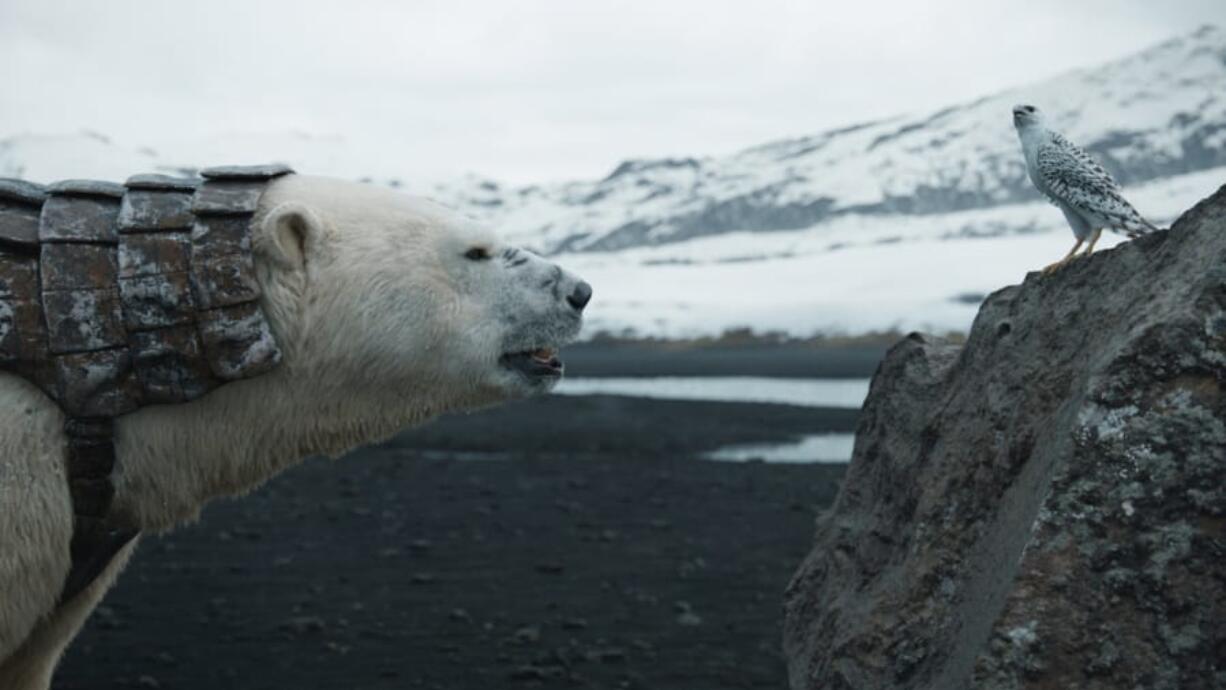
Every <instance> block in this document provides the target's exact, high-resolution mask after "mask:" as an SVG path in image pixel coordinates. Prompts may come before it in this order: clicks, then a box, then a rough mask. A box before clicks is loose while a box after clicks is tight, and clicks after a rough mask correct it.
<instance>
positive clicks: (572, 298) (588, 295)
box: [566, 281, 592, 311]
mask: <svg viewBox="0 0 1226 690" xmlns="http://www.w3.org/2000/svg"><path fill="white" fill-rule="evenodd" d="M591 299H592V286H591V285H588V284H587V283H584V282H582V281H581V282H580V283H579V284H578V285H576V286H575V291H574V292H572V293H570V294H569V295H567V296H566V301H567V302H568V303H569V304H570V306H572V307H574V308H575V311H583V308H584V307H586V306H587V303H588V302H589V301H591Z"/></svg>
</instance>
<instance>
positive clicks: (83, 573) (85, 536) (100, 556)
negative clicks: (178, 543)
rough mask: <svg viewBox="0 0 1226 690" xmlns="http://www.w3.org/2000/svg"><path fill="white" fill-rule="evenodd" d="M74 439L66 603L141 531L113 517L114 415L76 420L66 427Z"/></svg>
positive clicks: (71, 440) (70, 456)
mask: <svg viewBox="0 0 1226 690" xmlns="http://www.w3.org/2000/svg"><path fill="white" fill-rule="evenodd" d="M64 435H65V436H66V437H67V438H68V488H69V492H70V494H71V495H72V512H73V524H72V542H71V543H70V544H69V553H70V554H71V556H72V565H71V567H70V568H69V570H68V576H67V577H66V578H65V579H64V588H63V590H62V591H61V592H60V602H61V603H63V602H66V601H69V600H71V599H72V598H73V597H75V596H76V595H78V594H80V593H81V591H82V590H84V589H85V588H86V587H89V585H90V583H92V582H93V581H94V580H96V579H97V578H98V576H99V575H101V574H102V571H103V570H104V569H105V568H106V567H107V565H108V564H110V562H111V560H112V559H114V558H115V554H116V553H118V552H119V550H120V549H122V548H123V547H124V546H125V545H126V544H127V543H128V542H130V541H132V540H133V539H134V538H135V537H136V535H137V534H139V533H140V530H138V529H136V528H135V527H131V526H127V525H122V524H119V521H118V519H117V518H116V517H115V516H114V515H112V514H111V501H112V500H113V499H114V497H115V486H114V484H113V483H112V482H111V472H112V471H113V470H114V468H115V422H114V420H113V419H111V418H109V417H70V418H69V419H68V421H67V422H66V423H65V424H64Z"/></svg>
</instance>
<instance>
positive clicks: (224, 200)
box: [192, 165, 293, 214]
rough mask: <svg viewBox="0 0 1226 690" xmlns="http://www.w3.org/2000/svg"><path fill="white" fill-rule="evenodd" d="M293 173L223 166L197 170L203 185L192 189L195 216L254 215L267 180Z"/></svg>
mask: <svg viewBox="0 0 1226 690" xmlns="http://www.w3.org/2000/svg"><path fill="white" fill-rule="evenodd" d="M291 172H293V171H292V170H290V169H289V168H288V167H286V166H284V165H227V166H221V167H216V168H205V169H204V170H201V171H200V175H201V176H202V177H204V184H203V185H201V187H200V189H198V190H196V196H195V198H194V199H193V200H192V211H194V212H196V213H197V214H200V213H207V214H219V213H220V214H248V213H255V211H256V209H257V208H258V207H259V204H260V195H261V194H263V191H264V186H265V185H266V184H267V183H268V181H269V180H271V179H273V178H275V177H280V176H282V175H286V174H289V173H291Z"/></svg>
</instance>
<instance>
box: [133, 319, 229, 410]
mask: <svg viewBox="0 0 1226 690" xmlns="http://www.w3.org/2000/svg"><path fill="white" fill-rule="evenodd" d="M130 345H131V352H132V365H133V367H134V368H135V369H136V377H137V379H138V380H139V381H140V386H141V389H142V390H143V391H144V399H145V403H146V404H169V403H180V402H187V401H189V400H195V399H196V398H199V397H200V396H202V395H204V394H205V393H207V392H209V391H210V390H212V389H213V388H216V387H217V386H218V385H220V384H221V383H222V381H220V380H219V379H218V377H217V376H215V375H214V374H213V371H212V369H211V368H210V367H209V362H208V361H207V360H206V359H205V357H204V348H203V346H202V345H201V344H200V334H199V332H197V330H196V325H195V324H191V323H189V324H187V325H184V326H180V327H177V328H163V329H161V330H157V331H142V332H139V333H133V334H132V335H131V340H130Z"/></svg>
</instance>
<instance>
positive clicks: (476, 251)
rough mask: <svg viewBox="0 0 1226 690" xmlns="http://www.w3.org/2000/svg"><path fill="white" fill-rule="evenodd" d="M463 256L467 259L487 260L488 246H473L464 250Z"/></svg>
mask: <svg viewBox="0 0 1226 690" xmlns="http://www.w3.org/2000/svg"><path fill="white" fill-rule="evenodd" d="M464 258H465V259H468V260H469V261H489V259H490V250H489V248H488V247H473V248H472V249H469V250H468V251H466V252H464Z"/></svg>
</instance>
